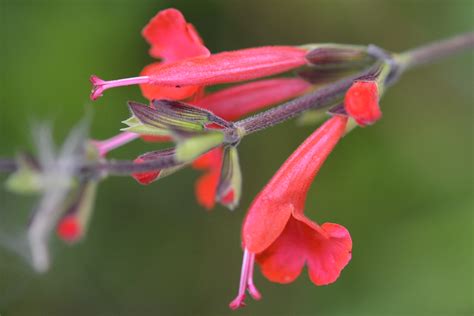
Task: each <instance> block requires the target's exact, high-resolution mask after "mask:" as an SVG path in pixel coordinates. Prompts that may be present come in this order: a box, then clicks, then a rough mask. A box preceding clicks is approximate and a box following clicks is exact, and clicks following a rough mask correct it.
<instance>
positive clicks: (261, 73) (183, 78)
mask: <svg viewBox="0 0 474 316" xmlns="http://www.w3.org/2000/svg"><path fill="white" fill-rule="evenodd" d="M305 55H306V50H305V49H301V48H297V47H292V46H266V47H258V48H248V49H241V50H236V51H231V52H222V53H218V54H214V55H211V56H209V57H195V58H188V59H185V60H181V61H177V62H173V63H168V64H164V65H162V66H161V67H157V68H156V69H155V70H154V72H153V73H150V74H149V75H148V78H149V83H150V84H155V85H162V86H171V87H172V86H190V85H213V84H219V83H229V82H238V81H244V80H250V79H256V78H260V77H265V76H270V75H274V74H278V73H282V72H285V71H288V70H291V69H293V68H296V67H299V66H302V65H304V64H305V63H306V59H305Z"/></svg>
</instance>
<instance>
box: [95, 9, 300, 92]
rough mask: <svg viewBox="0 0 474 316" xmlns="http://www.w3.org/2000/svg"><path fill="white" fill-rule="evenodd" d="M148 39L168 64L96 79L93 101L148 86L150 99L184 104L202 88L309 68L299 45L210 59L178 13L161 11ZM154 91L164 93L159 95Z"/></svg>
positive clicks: (148, 31) (148, 28) (150, 26)
mask: <svg viewBox="0 0 474 316" xmlns="http://www.w3.org/2000/svg"><path fill="white" fill-rule="evenodd" d="M143 35H144V37H145V39H146V40H147V41H148V42H149V43H150V44H151V50H150V53H151V54H152V56H154V57H160V58H162V60H163V61H162V62H160V63H155V64H151V65H149V66H147V67H146V68H145V69H144V70H143V72H142V74H141V76H139V77H133V78H126V79H119V80H112V81H104V80H102V79H100V78H99V77H97V76H92V77H91V82H92V84H93V89H92V93H91V99H93V100H95V99H97V98H98V97H100V96H101V95H102V93H103V91H105V90H107V89H109V88H113V87H120V86H127V85H135V84H138V85H142V90H143V92H144V94H145V95H146V96H147V97H148V98H149V99H152V98H165V97H168V98H172V99H184V98H187V97H189V96H191V95H193V94H194V93H196V92H197V91H198V90H199V88H201V87H202V86H208V85H215V84H220V83H230V82H238V81H245V80H251V79H257V78H260V77H265V76H270V75H274V74H278V73H282V72H286V71H288V70H291V69H294V68H297V67H300V66H303V65H305V64H306V63H307V60H306V58H305V56H306V53H307V49H305V48H299V47H293V46H266V47H257V48H249V49H242V50H236V51H230V52H222V53H218V54H212V55H210V54H209V51H208V50H207V48H206V47H205V46H204V45H203V43H202V40H201V39H200V37H199V35H198V33H197V32H196V30H195V29H194V27H192V26H191V25H190V24H188V23H187V22H186V20H185V19H184V17H183V16H182V14H181V13H180V12H179V11H177V10H175V9H168V10H164V11H161V12H159V13H158V14H157V15H156V16H155V17H154V18H153V19H152V20H151V21H150V23H149V24H148V25H147V26H146V27H145V29H144V30H143ZM175 39H178V40H177V41H175ZM152 86H157V87H160V88H159V90H157V91H156V90H154V89H153V88H152ZM163 88H167V89H171V90H169V91H165V90H163Z"/></svg>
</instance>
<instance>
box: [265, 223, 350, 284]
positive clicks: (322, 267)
mask: <svg viewBox="0 0 474 316" xmlns="http://www.w3.org/2000/svg"><path fill="white" fill-rule="evenodd" d="M309 223H312V225H308V224H309ZM314 225H316V226H317V224H316V223H314V222H311V221H310V220H309V219H308V218H304V221H301V220H299V219H297V218H295V217H291V218H290V219H289V221H288V224H287V225H286V227H285V229H284V231H283V232H282V234H281V235H280V236H279V237H278V239H277V240H275V242H274V243H273V244H272V245H271V246H270V247H268V248H267V249H265V251H263V252H262V253H259V254H257V256H256V260H257V262H258V263H259V264H260V266H261V269H262V273H263V275H264V276H265V277H266V278H268V279H269V280H270V281H273V282H277V283H290V282H292V281H294V280H295V279H296V278H297V277H298V275H299V274H300V273H301V270H302V268H303V266H304V264H305V262H306V263H307V265H308V272H309V276H310V279H311V281H312V282H313V283H314V284H316V285H326V284H329V283H332V282H334V281H336V280H337V278H338V277H339V275H340V273H341V271H342V269H343V268H344V267H345V266H346V265H347V263H348V262H349V261H350V259H351V249H352V241H351V237H350V235H349V232H348V231H347V230H346V229H345V228H344V227H343V226H340V225H337V224H332V223H325V224H323V225H322V226H321V229H322V230H324V231H325V234H326V235H327V236H329V237H325V236H324V235H322V234H320V233H319V232H318V231H316V230H314V229H313V227H314Z"/></svg>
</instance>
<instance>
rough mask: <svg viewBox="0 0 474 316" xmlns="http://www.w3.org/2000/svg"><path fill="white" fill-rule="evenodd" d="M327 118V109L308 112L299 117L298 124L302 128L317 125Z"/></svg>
mask: <svg viewBox="0 0 474 316" xmlns="http://www.w3.org/2000/svg"><path fill="white" fill-rule="evenodd" d="M327 117H328V115H327V112H326V110H325V109H316V110H308V111H306V112H304V113H303V114H301V115H300V116H299V117H298V119H297V120H296V123H297V124H298V125H300V126H308V125H316V124H319V123H321V122H322V121H323V120H324V119H326V118H327Z"/></svg>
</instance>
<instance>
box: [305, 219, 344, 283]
mask: <svg viewBox="0 0 474 316" xmlns="http://www.w3.org/2000/svg"><path fill="white" fill-rule="evenodd" d="M321 228H322V229H323V230H325V231H326V233H327V234H328V235H329V239H326V238H321V236H319V235H317V234H312V238H309V239H308V241H307V247H308V248H307V260H308V261H307V264H308V273H309V278H310V279H311V281H312V282H313V283H314V284H316V285H326V284H330V283H333V282H334V281H336V280H337V278H338V277H339V275H340V274H341V271H342V269H344V267H345V266H346V265H347V264H348V263H349V261H350V260H351V257H352V252H351V251H352V239H351V236H350V234H349V232H348V231H347V229H346V228H345V227H343V226H341V225H338V224H333V223H324V224H323V225H321Z"/></svg>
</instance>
